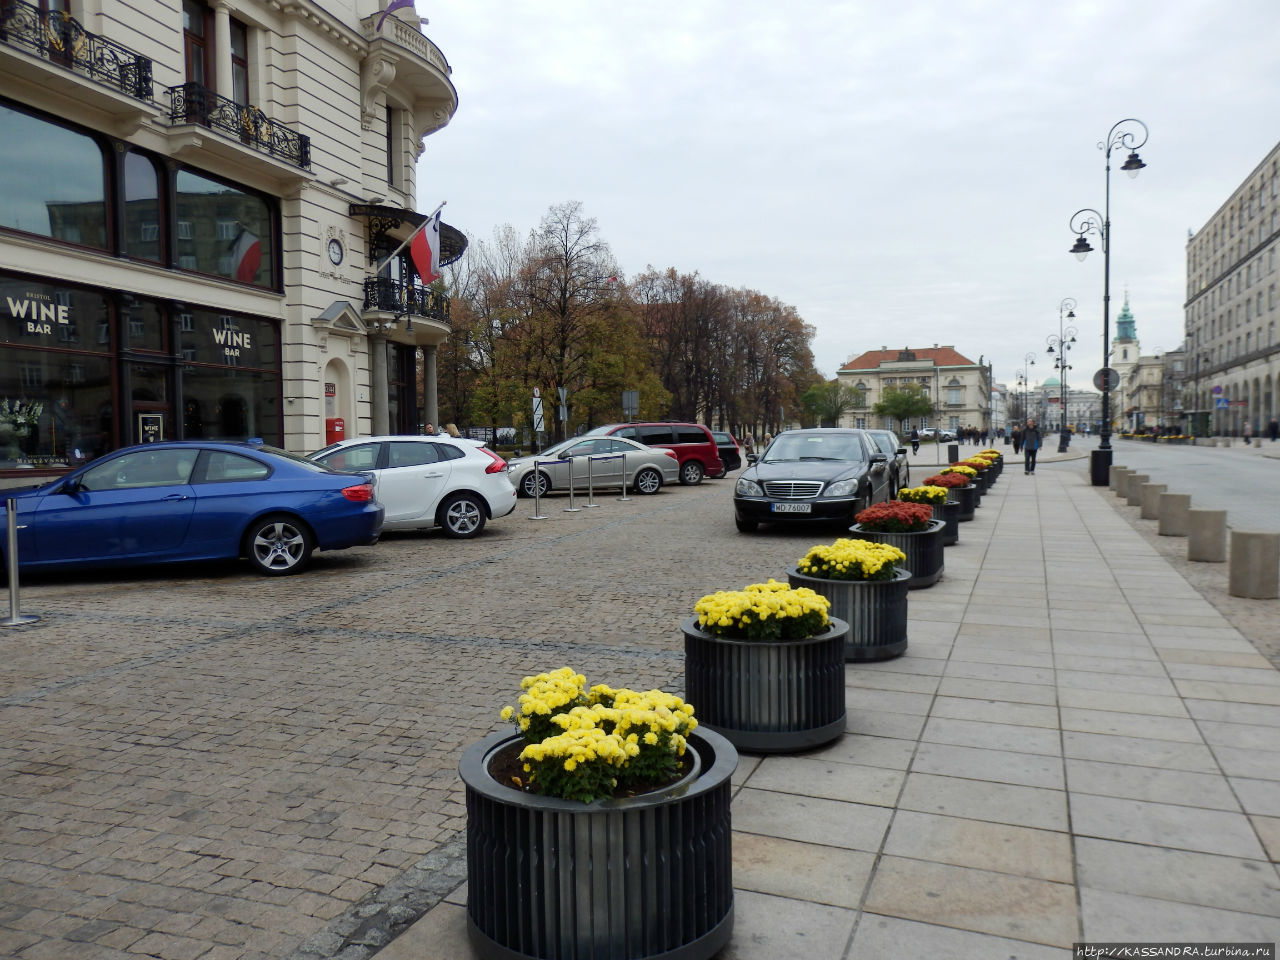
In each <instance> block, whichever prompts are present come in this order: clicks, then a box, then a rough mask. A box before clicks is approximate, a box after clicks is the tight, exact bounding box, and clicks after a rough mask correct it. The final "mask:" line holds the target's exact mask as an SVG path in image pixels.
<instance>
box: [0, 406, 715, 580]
mask: <svg viewBox="0 0 1280 960" xmlns="http://www.w3.org/2000/svg"><path fill="white" fill-rule="evenodd" d="M730 439H732V438H730ZM649 441H651V442H649ZM735 449H736V444H735ZM535 461H536V470H535ZM725 471H726V468H725V465H724V462H723V461H722V460H721V459H720V455H719V450H718V446H717V442H716V439H715V438H714V437H712V435H711V433H710V431H709V430H707V428H706V427H703V426H701V425H698V424H671V423H662V424H658V423H654V424H634V423H628V424H611V425H608V426H604V427H599V428H597V429H595V430H592V431H590V432H589V433H588V434H587V435H585V436H581V437H575V438H573V439H571V440H568V441H565V442H564V443H562V444H557V445H555V446H553V447H550V448H548V449H547V450H545V451H543V452H542V453H540V454H539V455H538V456H537V457H521V458H516V459H513V460H512V461H511V463H510V464H508V463H507V462H506V461H505V460H503V459H502V458H501V457H499V456H498V455H497V454H495V453H494V452H492V451H491V450H489V449H488V448H487V447H486V446H485V445H484V444H483V443H482V442H481V441H478V440H471V439H468V438H462V437H449V436H384V437H360V438H355V439H349V440H342V441H339V442H337V443H334V444H331V445H330V446H327V447H325V448H324V449H322V450H318V451H316V452H315V453H313V454H311V455H309V456H308V457H300V456H295V455H293V454H289V453H286V452H285V451H283V450H279V449H276V448H274V447H270V446H266V445H264V444H261V443H256V442H240V441H195V440H191V441H169V442H160V443H150V444H141V445H138V446H134V447H126V448H123V449H120V450H116V451H113V452H112V453H108V454H106V455H105V456H103V457H101V458H99V459H97V460H95V461H93V462H91V463H88V464H86V465H84V466H82V467H80V468H79V469H77V470H75V471H73V472H72V473H70V474H67V475H66V476H64V477H61V478H59V479H57V480H54V481H52V482H50V483H46V484H43V485H42V486H38V487H34V488H30V489H26V490H20V491H14V492H13V493H12V494H11V496H13V498H14V499H15V501H16V507H17V521H18V559H19V562H20V564H21V567H22V569H23V570H30V571H40V570H55V569H63V568H82V567H103V566H118V565H137V564H164V563H178V562H191V561H207V560H224V559H226V560H233V559H237V558H241V557H243V558H247V559H248V561H249V563H250V565H251V566H252V567H253V568H254V569H256V570H257V571H258V572H260V573H262V574H264V575H268V576H278V575H281V574H291V573H297V572H299V571H301V570H303V569H304V568H305V567H306V566H307V564H308V563H309V561H310V559H311V556H312V554H313V553H314V552H315V551H317V550H342V549H346V548H348V547H352V546H360V545H368V544H373V543H376V542H377V540H378V538H379V536H380V535H381V533H382V531H384V530H419V529H430V528H435V527H438V528H439V529H440V530H441V531H442V532H443V533H444V534H445V536H448V537H453V538H470V537H475V536H478V535H479V534H480V533H481V531H483V530H484V528H485V525H486V523H487V522H488V521H490V520H495V519H498V518H500V517H504V516H507V515H508V514H510V513H511V512H512V511H513V510H514V509H515V505H516V496H517V490H518V491H519V492H520V493H522V494H524V495H528V496H532V495H533V494H534V493H535V492H536V493H538V494H539V495H542V494H545V493H548V492H551V491H553V490H567V489H569V487H570V484H572V485H573V487H574V488H575V489H576V488H582V489H585V488H586V487H587V485H588V484H589V483H594V484H596V485H598V486H607V485H625V486H626V488H627V489H629V490H634V491H635V492H636V493H640V494H646V495H647V494H654V493H657V492H658V491H659V490H660V489H661V488H662V487H663V486H664V485H667V484H671V483H675V482H677V481H678V482H680V483H685V484H694V483H698V482H700V481H701V480H702V478H703V477H704V476H711V477H720V476H724V474H725ZM2 549H3V547H0V550H2ZM3 559H4V558H3V557H2V556H0V560H3ZM0 569H3V567H0Z"/></svg>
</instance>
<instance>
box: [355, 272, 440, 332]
mask: <svg viewBox="0 0 1280 960" xmlns="http://www.w3.org/2000/svg"><path fill="white" fill-rule="evenodd" d="M364 309H365V310H379V311H382V312H384V313H394V314H397V315H399V316H408V317H422V318H423V319H426V320H434V321H436V322H437V323H443V324H444V325H445V326H448V325H449V298H448V297H447V296H445V295H444V294H443V293H441V292H440V291H438V290H432V289H431V288H430V287H423V286H419V285H417V284H414V283H406V282H405V281H403V280H393V279H392V278H391V277H366V278H365V281H364Z"/></svg>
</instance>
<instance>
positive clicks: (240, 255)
mask: <svg viewBox="0 0 1280 960" xmlns="http://www.w3.org/2000/svg"><path fill="white" fill-rule="evenodd" d="M261 265H262V240H261V238H260V237H259V236H258V235H257V234H256V233H254V232H253V231H252V230H247V229H245V228H244V227H241V228H240V232H239V233H238V234H236V238H235V240H233V241H232V242H231V276H233V277H235V279H237V280H239V281H240V282H241V283H253V281H254V278H255V277H257V275H258V267H259V266H261Z"/></svg>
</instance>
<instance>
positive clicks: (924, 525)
mask: <svg viewBox="0 0 1280 960" xmlns="http://www.w3.org/2000/svg"><path fill="white" fill-rule="evenodd" d="M854 519H855V520H856V521H857V523H855V524H854V525H853V526H852V527H850V528H849V533H850V534H851V535H852V536H853V537H854V538H855V539H860V540H874V541H875V542H876V543H888V544H891V545H892V546H895V547H897V548H898V549H899V550H901V551H902V552H903V553H905V554H906V555H907V560H906V564H905V566H906V568H907V569H908V570H910V571H911V579H910V580H908V581H907V586H908V587H910V588H911V589H912V590H915V589H916V588H918V587H927V586H930V585H932V584H934V583H936V582H937V581H938V579H939V578H941V576H942V569H943V558H942V549H943V547H942V534H943V529H944V528H945V526H946V524H944V523H943V522H942V521H941V520H935V519H933V508H932V507H931V506H929V505H928V504H926V503H906V502H904V501H902V500H886V501H885V502H884V503H875V504H872V505H871V506H869V507H867V509H865V510H862V511H860V512H859V513H857V514H855V516H854Z"/></svg>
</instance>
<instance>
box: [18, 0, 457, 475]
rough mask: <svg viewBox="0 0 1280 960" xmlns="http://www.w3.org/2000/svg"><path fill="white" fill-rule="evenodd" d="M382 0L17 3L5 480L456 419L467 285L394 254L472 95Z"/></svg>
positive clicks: (452, 235) (446, 252) (404, 11)
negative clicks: (442, 358)
mask: <svg viewBox="0 0 1280 960" xmlns="http://www.w3.org/2000/svg"><path fill="white" fill-rule="evenodd" d="M385 5H386V0H332V2H326V3H323V4H321V3H317V2H314V0H209V2H206V0H31V2H27V0H5V2H4V3H3V4H0V155H2V156H3V168H4V176H3V177H0V480H3V479H4V478H6V477H7V478H9V479H10V480H11V481H12V480H13V479H14V478H15V477H23V478H30V477H35V476H41V475H48V474H56V473H58V472H61V471H65V470H67V469H69V468H72V467H74V466H76V465H78V464H79V463H82V462H83V461H85V460H87V459H90V458H92V457H94V456H97V455H99V454H101V453H103V452H105V451H107V450H111V449H114V448H116V447H119V446H123V445H126V444H129V443H135V442H142V441H147V440H157V439H184V438H185V439H193V438H227V439H246V438H252V437H260V438H262V439H263V440H264V441H266V442H267V443H271V444H276V445H280V446H283V447H285V448H286V449H289V450H292V451H295V452H304V451H308V450H314V449H316V448H318V447H320V446H322V445H324V443H325V442H326V441H327V440H328V439H329V438H331V437H333V436H335V435H336V434H337V433H338V432H339V431H341V433H343V434H345V435H347V436H355V435H361V434H368V433H382V432H417V431H418V427H419V423H420V421H421V420H422V419H424V418H425V419H427V420H434V419H435V409H434V407H435V398H434V353H435V349H436V347H437V346H438V345H439V344H440V343H442V342H443V341H444V340H445V338H446V337H447V336H448V334H449V331H450V326H449V301H448V298H447V297H446V296H445V295H444V294H443V292H441V291H440V290H439V289H438V285H435V286H432V285H424V284H423V283H422V281H421V279H420V278H419V277H418V276H417V275H416V273H415V271H414V269H413V267H412V265H411V262H410V260H409V258H408V257H407V256H404V255H403V254H401V255H397V256H394V257H392V256H390V255H391V254H392V253H393V251H394V250H395V249H396V247H397V246H399V245H400V243H401V242H402V241H404V240H405V239H407V238H408V236H409V235H410V234H411V233H412V232H413V231H414V229H415V228H417V227H418V226H420V225H422V224H423V223H424V222H426V221H427V219H428V211H420V210H416V209H415V197H416V194H417V171H418V168H419V163H418V161H419V159H420V158H421V156H422V154H423V150H424V146H423V144H424V139H425V138H426V137H427V136H428V135H430V134H433V133H435V132H437V131H439V130H440V129H441V128H443V127H444V126H445V125H446V124H448V123H449V121H450V120H451V119H452V117H453V115H454V112H455V111H456V109H457V105H458V98H457V94H456V91H455V90H454V87H453V83H452V81H451V79H450V74H451V69H450V66H449V63H448V61H447V60H446V58H445V56H444V54H443V52H442V51H441V50H440V49H439V48H438V47H437V46H436V45H435V44H434V43H432V42H431V40H430V39H428V37H427V36H425V35H424V33H423V31H422V24H423V23H424V21H420V20H419V18H418V17H417V16H416V14H415V13H414V10H413V8H412V6H409V7H407V8H401V9H398V10H396V11H394V12H393V13H391V14H390V16H388V17H386V19H385V22H383V12H384V9H383V8H384V7H385ZM424 166H425V167H426V168H427V169H429V164H426V165H424ZM439 190H440V192H441V195H440V197H439V199H440V200H443V199H445V197H444V195H443V194H444V192H445V191H446V190H447V187H446V185H440V186H439ZM433 206H434V204H433ZM433 235H434V233H433ZM437 243H438V245H439V247H440V250H441V260H442V262H448V261H449V260H451V259H456V258H457V257H459V256H461V254H462V252H463V250H464V249H465V246H466V240H465V237H464V236H463V235H462V233H461V232H460V231H458V230H456V229H454V228H452V227H450V226H448V225H447V224H445V225H442V226H441V227H440V230H439V237H438V240H437ZM424 369H425V374H426V375H425V378H424V377H422V376H421V373H422V371H423V370H424ZM420 380H422V381H423V382H425V385H426V386H425V389H424V390H422V391H419V389H418V383H419V381H420Z"/></svg>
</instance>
